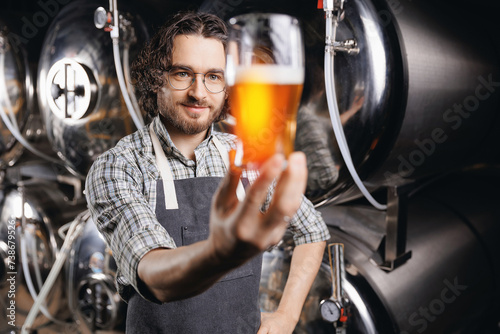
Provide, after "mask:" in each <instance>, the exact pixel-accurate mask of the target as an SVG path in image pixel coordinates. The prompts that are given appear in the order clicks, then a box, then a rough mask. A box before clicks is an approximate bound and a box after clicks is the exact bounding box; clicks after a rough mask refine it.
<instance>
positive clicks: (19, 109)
mask: <svg viewBox="0 0 500 334" xmlns="http://www.w3.org/2000/svg"><path fill="white" fill-rule="evenodd" d="M12 33H13V32H12V31H11V30H10V29H9V27H8V26H7V25H6V24H4V23H3V22H2V21H1V20H0V108H2V110H1V111H2V118H1V119H0V167H1V168H5V167H8V166H11V165H13V164H14V163H15V162H16V161H17V160H18V159H19V158H20V156H21V155H22V153H23V146H22V145H21V143H19V142H18V141H17V140H16V138H15V137H14V136H13V135H12V133H11V131H10V130H9V128H8V127H7V126H6V125H5V123H4V121H3V119H4V117H9V118H8V119H10V120H12V121H13V123H14V124H17V127H18V128H19V130H20V132H22V133H26V131H27V129H28V126H27V123H28V121H29V119H30V116H32V115H33V103H32V102H33V101H32V100H33V81H32V78H31V74H30V71H29V66H28V59H27V54H26V50H25V49H24V47H23V45H22V44H19V43H16V42H15V41H13V40H12V38H11V37H10V36H11V34H12Z"/></svg>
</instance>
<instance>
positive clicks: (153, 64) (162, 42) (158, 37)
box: [131, 11, 228, 122]
mask: <svg viewBox="0 0 500 334" xmlns="http://www.w3.org/2000/svg"><path fill="white" fill-rule="evenodd" d="M178 35H200V36H202V37H205V38H215V39H217V40H219V41H220V42H222V44H223V45H224V50H226V46H227V27H226V24H225V22H224V21H223V20H222V19H220V18H219V17H217V16H215V15H213V14H208V13H197V12H192V11H189V12H180V13H177V14H175V15H174V16H172V17H171V18H170V19H169V20H168V21H167V22H166V23H165V24H164V25H163V26H162V27H161V28H160V29H159V30H158V32H157V33H156V34H155V35H154V36H153V38H151V40H150V41H149V43H147V44H146V46H145V47H144V48H143V49H142V51H141V52H140V53H139V55H138V56H137V58H136V60H135V61H134V63H133V64H132V67H131V76H132V83H133V84H134V86H135V87H136V90H137V93H138V96H139V105H140V107H141V108H142V109H143V110H144V111H145V112H147V113H148V115H149V116H151V117H155V116H157V115H158V105H157V94H156V92H157V91H158V90H159V89H160V88H161V87H162V86H163V85H164V84H165V76H164V73H165V72H166V71H167V70H168V68H169V67H170V66H171V65H172V49H173V44H174V39H175V37H176V36H178ZM227 112H228V103H227V99H226V102H225V104H224V107H223V109H222V112H221V114H220V116H219V117H218V119H216V120H215V121H216V122H217V121H220V120H223V119H224V118H225V117H226V115H227Z"/></svg>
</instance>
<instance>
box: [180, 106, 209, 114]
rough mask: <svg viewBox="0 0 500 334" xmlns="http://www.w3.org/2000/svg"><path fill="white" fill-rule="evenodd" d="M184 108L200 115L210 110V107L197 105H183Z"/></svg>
mask: <svg viewBox="0 0 500 334" xmlns="http://www.w3.org/2000/svg"><path fill="white" fill-rule="evenodd" d="M182 106H183V107H184V108H186V109H187V110H188V111H190V112H194V113H200V112H202V111H204V110H207V109H209V108H208V106H203V105H196V104H182Z"/></svg>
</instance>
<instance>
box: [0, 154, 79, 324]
mask: <svg viewBox="0 0 500 334" xmlns="http://www.w3.org/2000/svg"><path fill="white" fill-rule="evenodd" d="M68 177H69V176H68ZM50 178H52V179H50ZM56 180H57V175H56V173H55V170H54V169H53V168H51V166H50V165H48V164H47V165H45V166H42V165H38V164H25V165H23V166H16V167H12V168H10V169H9V170H8V172H7V174H6V177H5V179H4V180H3V183H2V186H1V189H0V193H1V196H0V198H1V201H0V249H1V250H0V256H1V260H2V262H1V264H0V274H1V276H2V277H1V278H2V281H1V286H0V290H1V296H2V298H0V302H1V304H2V305H3V306H5V308H7V307H8V306H9V305H11V304H12V301H15V315H16V317H15V320H16V322H15V324H16V325H20V324H22V323H23V321H24V319H25V317H26V315H27V314H28V311H30V309H31V307H32V305H33V302H34V300H36V299H37V298H38V295H39V293H40V290H41V289H42V286H43V285H44V283H45V281H46V279H47V277H48V275H49V272H50V271H51V268H52V266H53V264H54V262H55V261H56V255H57V254H58V252H59V249H60V247H61V244H62V238H61V237H60V236H59V235H58V229H59V228H60V227H62V226H63V225H64V224H66V223H68V222H70V221H71V220H73V218H74V217H75V216H76V215H77V214H78V213H79V212H81V211H82V210H83V208H84V206H85V201H84V200H83V198H82V197H81V196H80V197H78V190H80V191H81V189H78V188H72V187H70V186H68V184H64V183H60V182H57V181H56ZM75 184H78V183H75ZM75 196H76V197H75ZM8 278H14V280H13V281H12V282H15V283H14V285H12V284H10V283H9V281H8ZM64 282H65V280H64V277H63V276H59V277H57V279H56V280H55V281H54V283H53V289H52V290H51V291H50V293H49V295H48V296H47V298H45V299H44V302H43V304H42V305H41V313H40V314H39V316H38V317H37V318H36V319H35V321H34V326H35V327H39V326H42V327H43V326H46V325H49V324H56V325H58V326H62V328H65V326H66V325H67V322H68V319H71V314H69V313H68V308H67V306H66V305H67V303H66V295H65V293H64V289H63V287H64V284H65V283H64ZM9 291H11V293H9ZM3 316H4V315H2V317H3ZM7 326H8V322H7V321H6V322H3V321H2V325H1V327H0V329H1V330H6V329H7V328H11V327H7Z"/></svg>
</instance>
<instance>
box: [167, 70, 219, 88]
mask: <svg viewBox="0 0 500 334" xmlns="http://www.w3.org/2000/svg"><path fill="white" fill-rule="evenodd" d="M167 74H168V83H169V84H170V86H172V88H173V89H177V90H185V89H188V88H189V87H191V86H192V85H193V83H194V82H195V80H196V75H197V74H201V75H203V84H204V85H205V88H206V89H207V90H208V91H209V92H210V93H220V92H222V91H223V90H224V89H225V88H226V81H225V80H224V73H222V72H207V73H195V72H193V71H192V70H191V69H190V68H186V67H172V68H171V69H170V70H168V72H167Z"/></svg>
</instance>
